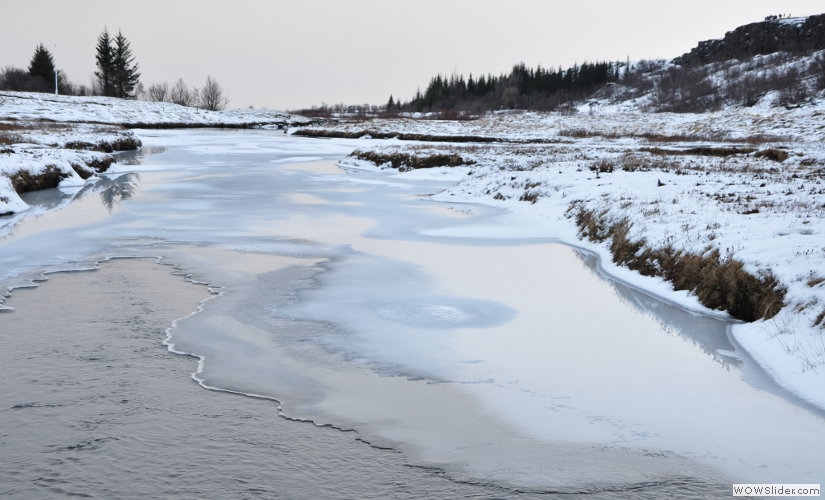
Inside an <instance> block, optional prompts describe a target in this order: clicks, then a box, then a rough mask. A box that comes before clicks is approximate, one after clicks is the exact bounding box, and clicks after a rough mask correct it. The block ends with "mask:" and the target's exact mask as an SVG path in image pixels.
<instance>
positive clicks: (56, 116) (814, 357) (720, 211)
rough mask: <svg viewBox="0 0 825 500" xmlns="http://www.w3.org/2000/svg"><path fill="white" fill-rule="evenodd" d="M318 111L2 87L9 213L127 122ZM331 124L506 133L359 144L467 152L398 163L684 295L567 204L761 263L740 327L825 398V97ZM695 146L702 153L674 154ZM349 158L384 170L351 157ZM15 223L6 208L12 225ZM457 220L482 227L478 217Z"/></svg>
mask: <svg viewBox="0 0 825 500" xmlns="http://www.w3.org/2000/svg"><path fill="white" fill-rule="evenodd" d="M769 101H770V100H769V99H767V100H765V102H769ZM307 122H308V121H307V120H306V119H304V118H301V117H295V116H288V115H285V114H282V113H277V112H269V111H258V110H235V111H225V112H220V113H212V112H206V111H202V110H196V109H192V108H183V107H180V106H175V105H171V104H164V103H146V102H136V101H122V100H117V99H108V98H69V97H62V96H52V95H47V94H23V93H11V92H1V93H0V126H2V128H0V213H8V212H13V213H19V214H20V215H22V214H23V213H25V211H26V210H27V206H26V204H25V203H24V202H23V201H22V200H21V199H20V198H19V196H18V195H17V193H16V192H15V191H14V189H13V187H12V185H11V183H10V181H9V180H8V176H10V175H11V174H13V173H15V172H17V171H20V170H24V171H27V172H31V173H35V174H36V173H38V172H41V171H42V170H43V169H44V168H46V166H47V165H55V166H56V167H57V168H59V170H60V171H61V172H63V173H65V174H66V178H65V179H64V180H63V181H62V182H61V188H63V189H77V187H78V186H81V185H83V184H86V183H90V182H95V176H94V175H93V176H92V177H90V178H89V179H87V180H83V179H82V178H81V177H80V176H79V175H78V174H77V172H76V170H75V169H74V168H72V165H73V164H78V163H86V164H88V163H89V162H90V161H92V160H94V159H99V157H100V156H105V155H106V153H98V152H90V151H77V150H74V149H71V147H70V146H71V144H72V143H80V142H85V143H89V144H98V143H99V142H101V140H105V141H108V142H113V141H114V140H117V139H118V138H122V137H130V135H131V133H130V132H128V131H124V130H122V129H120V128H119V127H116V126H119V125H123V124H132V125H134V124H145V125H149V126H152V125H159V124H179V125H180V124H188V125H191V126H212V125H214V126H221V125H233V126H243V125H258V126H260V125H261V124H267V123H268V124H270V126H281V125H283V124H288V125H290V126H298V125H301V124H306V123H307ZM100 124H106V125H105V126H103V125H100ZM64 125H65V126H64ZM331 127H332V128H334V129H335V130H340V131H350V132H357V131H363V130H367V131H370V130H375V131H378V132H384V133H386V132H397V133H404V134H427V135H432V136H483V137H494V138H496V139H499V140H501V142H495V143H484V144H477V143H424V142H408V141H399V140H397V139H389V140H361V141H360V144H361V146H360V151H361V152H365V151H370V152H374V153H381V154H395V153H399V152H400V153H405V154H414V155H417V156H428V155H431V154H435V153H439V154H443V153H450V154H453V153H455V154H458V155H460V156H461V157H462V158H463V159H465V160H468V163H471V164H470V165H468V166H463V167H452V168H436V169H428V170H426V171H425V170H415V171H409V172H405V173H402V174H399V175H405V176H432V175H436V176H439V177H441V178H445V179H447V178H451V179H454V180H455V184H454V185H453V186H452V187H451V188H449V189H447V190H445V191H443V192H441V193H439V194H437V195H435V198H436V199H438V200H444V201H451V202H457V203H461V202H472V203H485V204H491V205H496V206H502V207H506V208H508V209H509V210H510V211H511V213H512V214H513V216H512V220H513V224H512V225H511V226H510V234H508V235H507V236H514V235H519V234H522V235H524V236H530V235H541V236H548V235H549V236H554V237H557V238H560V239H562V240H565V241H567V242H569V243H571V244H575V245H578V246H584V247H587V248H589V249H591V250H593V251H595V252H597V253H598V254H599V255H600V256H601V257H602V263H603V265H604V266H605V268H606V269H607V270H608V271H609V272H610V273H611V274H613V275H615V276H616V277H618V278H619V279H622V280H624V281H627V282H630V283H633V284H636V285H637V286H640V287H644V288H646V289H650V290H653V291H655V292H656V293H657V294H659V295H661V296H664V297H667V298H669V299H671V300H675V301H678V302H679V303H681V304H683V305H685V307H688V308H693V309H704V308H703V306H701V305H700V304H699V303H698V301H697V299H696V298H695V297H693V296H691V295H690V294H688V293H686V292H676V291H673V289H672V287H671V286H670V285H669V284H668V283H667V282H664V281H663V280H661V279H658V278H651V277H641V276H640V275H638V274H637V273H635V272H633V271H630V270H628V269H626V268H622V267H620V266H616V265H614V264H612V263H611V256H610V253H609V242H605V243H593V242H589V241H583V240H582V239H581V238H580V235H579V234H578V231H577V228H576V226H575V223H574V221H573V219H572V217H571V215H570V212H569V209H570V208H571V205H572V204H573V202H574V201H575V202H576V203H577V206H579V207H581V208H586V209H590V210H593V211H595V212H599V213H603V217H604V218H605V219H606V220H613V221H618V220H621V219H626V220H628V221H629V222H630V224H631V226H630V227H631V230H630V236H631V238H634V239H642V238H643V239H644V240H645V241H646V243H647V246H648V247H651V248H658V247H662V246H666V245H668V246H671V247H673V248H676V249H681V250H685V251H690V252H696V253H702V252H704V251H706V249H707V248H709V247H710V248H715V249H718V250H719V251H720V253H721V254H722V255H723V256H730V257H732V258H734V259H737V260H739V261H742V262H744V264H745V269H746V270H747V271H749V272H751V273H753V274H758V273H759V272H760V271H770V272H772V273H773V275H774V276H776V277H777V278H778V279H779V281H780V282H781V284H782V285H783V286H784V287H786V288H787V294H786V300H785V305H784V307H783V309H782V310H781V311H780V313H779V314H777V315H776V316H774V317H772V318H771V319H767V320H760V321H756V322H753V323H746V324H740V325H737V326H735V327H734V332H733V333H734V336H735V338H736V340H737V341H738V342H739V343H740V344H741V346H743V347H744V348H745V349H746V350H747V351H748V352H749V353H750V354H751V355H752V356H753V357H754V358H755V359H756V360H757V361H758V362H759V363H760V364H761V365H762V366H763V367H764V368H765V370H766V371H767V372H769V373H770V374H771V375H772V376H773V377H774V378H775V379H776V380H777V382H779V383H780V384H781V385H783V386H784V387H786V388H787V389H788V390H789V391H791V392H792V393H794V394H796V395H798V396H799V397H801V398H803V399H805V400H807V401H809V402H811V403H813V404H815V405H817V406H819V407H821V408H825V319H824V318H825V239H823V237H822V235H823V230H824V229H825V222H823V215H825V146H823V141H824V140H825V103H822V102H819V103H813V104H809V105H805V106H802V107H799V108H796V109H784V108H777V107H773V106H767V105H765V106H755V107H753V108H748V109H726V110H723V111H719V112H715V113H703V114H669V113H646V112H641V111H639V106H637V105H636V104H634V103H633V102H630V101H626V102H623V103H619V104H610V103H608V102H607V101H600V102H595V101H594V102H592V103H589V104H586V105H583V106H582V107H581V108H580V109H579V111H578V113H574V114H569V113H566V114H559V113H528V112H501V113H495V114H489V115H487V116H484V117H483V118H481V119H478V120H473V121H436V120H422V119H417V120H413V119H403V118H399V119H391V120H374V121H369V122H349V123H340V124H336V125H333V126H331ZM324 128H327V129H328V128H330V126H326V127H324ZM21 129H22V130H21ZM4 133H5V134H7V135H6V137H7V140H6V142H5V143H4V142H2V137H3V134H4ZM9 137H12V139H11V140H8V138H9ZM697 148H715V149H717V150H718V149H722V148H739V150H740V151H739V152H738V153H737V154H732V155H729V156H707V155H702V154H695V153H696V152H697V151H698V149H697ZM84 149H88V148H84ZM691 149H692V150H693V154H673V152H674V151H681V152H682V153H686V152H690V151H689V150H691ZM776 151H779V152H784V153H787V158H784V156H785V155H784V154H782V153H780V154H779V157H777V154H776ZM769 152H772V153H769ZM780 159H781V161H779V160H780ZM342 165H343V166H345V167H349V168H380V166H378V167H376V166H375V165H374V164H371V163H369V162H366V161H363V160H358V159H356V158H354V157H352V158H347V159H345V160H344V161H342ZM383 167H384V168H386V166H383ZM20 215H18V216H16V217H19V216H20ZM15 220H16V218H15V217H7V218H6V219H5V222H4V223H3V225H5V226H8V225H10V224H13V223H14V221H15ZM483 229H484V228H479V230H480V231H483ZM461 231H464V235H466V236H473V234H472V231H470V232H469V233H468V232H467V231H468V229H466V228H465V229H462V230H461ZM456 235H461V234H456ZM719 314H724V313H721V312H719Z"/></svg>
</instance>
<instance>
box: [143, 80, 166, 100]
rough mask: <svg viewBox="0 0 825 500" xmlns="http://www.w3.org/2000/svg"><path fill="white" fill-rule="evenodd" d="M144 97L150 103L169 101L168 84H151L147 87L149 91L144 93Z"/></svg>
mask: <svg viewBox="0 0 825 500" xmlns="http://www.w3.org/2000/svg"><path fill="white" fill-rule="evenodd" d="M146 97H147V98H148V99H149V100H150V101H154V102H166V101H168V100H170V99H169V84H168V83H166V82H163V83H153V84H152V85H149V89H148V90H147V91H146Z"/></svg>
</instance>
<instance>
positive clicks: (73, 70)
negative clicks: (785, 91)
mask: <svg viewBox="0 0 825 500" xmlns="http://www.w3.org/2000/svg"><path fill="white" fill-rule="evenodd" d="M0 4H2V7H0V67H7V66H14V67H19V68H24V69H25V68H27V67H28V64H29V60H30V59H31V57H32V54H33V53H34V50H35V48H36V47H37V45H38V44H39V43H41V42H42V43H43V44H44V46H45V47H46V48H47V49H49V50H50V51H51V52H52V55H53V56H54V59H55V63H56V65H57V67H58V69H60V70H61V71H63V73H64V74H65V75H66V76H67V77H68V79H69V80H70V81H71V82H73V83H75V84H85V85H89V84H90V83H91V81H92V79H93V78H94V71H95V44H96V40H97V37H98V35H99V34H100V33H101V32H102V31H103V29H104V28H107V29H108V30H109V31H110V32H111V33H117V32H118V31H119V30H120V31H121V32H122V33H123V34H124V36H126V38H127V39H128V40H129V41H130V42H131V47H132V51H133V54H134V55H135V57H136V60H137V62H138V64H139V70H140V72H141V82H142V83H143V84H144V85H145V86H147V87H148V86H149V85H151V84H153V83H159V82H164V81H165V82H168V83H169V84H170V85H171V84H173V83H174V82H175V81H177V80H178V79H179V78H182V79H183V80H184V81H185V82H186V83H187V84H188V85H189V86H198V87H200V86H202V85H203V83H204V82H205V81H206V78H207V76H212V77H213V78H214V79H216V80H217V81H218V82H219V84H220V85H221V87H222V88H223V90H224V92H225V93H226V95H227V96H228V97H229V99H230V102H229V107H230V108H247V107H249V106H254V107H256V108H272V109H282V110H294V109H299V108H305V107H310V106H314V105H321V104H338V103H345V104H365V103H368V104H384V103H386V102H387V100H388V99H389V97H390V95H392V96H393V97H394V99H395V100H402V101H407V100H409V99H410V98H412V97H413V96H414V94H415V92H416V90H417V89H419V88H420V89H421V90H422V91H423V90H424V89H425V88H426V86H427V83H428V82H429V80H430V78H431V77H433V76H435V75H436V74H447V75H449V74H453V73H457V74H462V75H465V76H467V75H469V74H473V75H476V76H478V75H480V74H485V75H486V74H494V75H499V74H502V73H508V72H509V70H510V69H511V68H512V67H513V65H514V64H517V63H519V62H524V63H526V64H527V65H528V66H531V67H535V66H538V65H541V66H543V67H549V68H557V67H559V66H561V67H568V66H571V65H573V64H576V63H581V62H585V61H616V60H619V61H626V60H627V59H630V60H633V61H636V60H641V59H672V58H674V57H676V56H679V55H681V54H683V53H685V52H688V51H689V50H690V49H691V48H693V47H694V46H695V45H696V44H697V42H699V41H700V40H707V39H711V38H721V37H722V36H724V34H725V32H727V31H730V30H733V29H734V28H736V27H737V26H741V25H743V24H747V23H751V22H756V21H761V20H763V19H764V18H765V16H768V15H773V14H791V15H793V16H807V15H812V14H822V13H825V5H823V4H822V0H692V1H691V2H664V1H662V0H625V1H621V2H619V1H616V0H611V1H601V0H572V1H571V0H567V1H563V2H561V1H555V0H506V1H498V0H497V1H493V0H300V1H298V0H292V1H281V0H231V1H229V0H140V1H139V2H125V1H119V0H114V1H113V0H72V1H71V2H68V1H65V0H26V1H21V0H0Z"/></svg>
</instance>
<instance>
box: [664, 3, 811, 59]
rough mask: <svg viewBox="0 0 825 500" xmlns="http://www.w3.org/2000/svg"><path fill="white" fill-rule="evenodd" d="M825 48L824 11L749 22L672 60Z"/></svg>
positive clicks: (740, 56) (797, 52)
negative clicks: (813, 14)
mask: <svg viewBox="0 0 825 500" xmlns="http://www.w3.org/2000/svg"><path fill="white" fill-rule="evenodd" d="M823 49H825V14H819V15H816V16H810V17H807V18H806V17H801V18H800V17H797V18H774V17H773V16H772V18H770V19H766V20H765V21H762V22H758V23H751V24H746V25H744V26H740V27H738V28H736V29H735V30H733V31H729V32H727V33H725V36H724V38H721V39H717V40H705V41H703V42H699V45H698V46H696V47H695V48H694V49H693V50H691V51H690V52H688V53H687V54H684V55H682V56H680V57H677V58H676V59H674V60H673V62H674V63H675V64H680V65H694V64H707V63H712V62H719V61H727V60H729V59H748V58H751V57H753V56H756V55H760V54H772V53H774V52H788V53H791V54H806V53H810V52H814V51H817V50H823Z"/></svg>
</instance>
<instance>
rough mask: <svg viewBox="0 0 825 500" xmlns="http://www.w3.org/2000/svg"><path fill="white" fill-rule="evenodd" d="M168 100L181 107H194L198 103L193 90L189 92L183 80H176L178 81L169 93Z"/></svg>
mask: <svg viewBox="0 0 825 500" xmlns="http://www.w3.org/2000/svg"><path fill="white" fill-rule="evenodd" d="M169 100H170V101H171V102H173V103H175V104H179V105H181V106H189V107H194V106H196V105H197V103H198V93H197V92H195V91H194V89H192V90H190V89H189V87H187V86H186V83H185V82H184V81H183V79H182V78H178V81H177V82H175V85H173V86H172V89H171V90H170V91H169Z"/></svg>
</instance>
